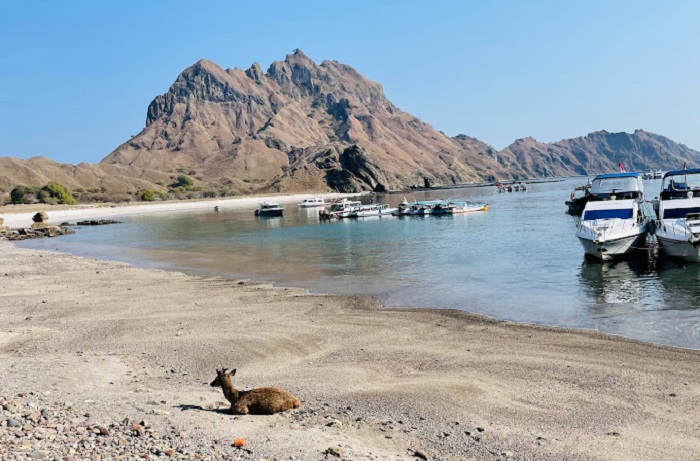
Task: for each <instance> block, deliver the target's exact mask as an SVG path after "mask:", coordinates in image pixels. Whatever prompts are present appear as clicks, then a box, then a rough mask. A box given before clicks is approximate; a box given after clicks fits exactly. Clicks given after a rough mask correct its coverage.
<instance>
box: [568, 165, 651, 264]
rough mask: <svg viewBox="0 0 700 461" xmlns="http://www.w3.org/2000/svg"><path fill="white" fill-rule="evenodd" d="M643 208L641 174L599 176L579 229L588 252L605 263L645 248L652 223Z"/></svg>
mask: <svg viewBox="0 0 700 461" xmlns="http://www.w3.org/2000/svg"><path fill="white" fill-rule="evenodd" d="M643 204H644V188H643V184H642V178H641V177H640V175H639V174H637V173H613V174H604V175H599V176H596V177H595V178H594V179H593V181H592V183H591V189H590V195H589V200H588V202H587V203H586V206H585V207H584V209H583V215H582V217H581V220H580V221H579V222H578V224H577V228H576V237H578V239H579V241H580V242H581V245H582V246H583V250H584V252H585V253H586V254H587V255H590V256H592V257H594V258H597V259H600V260H604V261H605V260H608V259H611V258H613V257H616V256H622V255H625V254H628V253H630V252H632V251H634V250H635V249H640V248H642V247H643V246H644V244H645V240H646V233H647V228H648V225H649V222H650V221H651V215H650V213H649V212H648V211H647V209H646V207H645V206H643Z"/></svg>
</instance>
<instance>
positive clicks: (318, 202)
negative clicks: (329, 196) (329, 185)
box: [299, 197, 328, 208]
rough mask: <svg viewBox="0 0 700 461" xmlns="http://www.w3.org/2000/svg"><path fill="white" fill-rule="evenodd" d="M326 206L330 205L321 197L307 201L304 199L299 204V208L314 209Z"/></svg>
mask: <svg viewBox="0 0 700 461" xmlns="http://www.w3.org/2000/svg"><path fill="white" fill-rule="evenodd" d="M326 205H328V204H327V203H326V201H325V200H324V199H323V198H321V197H314V198H307V199H304V200H303V201H302V202H301V203H300V204H299V206H300V207H302V208H314V207H319V206H326Z"/></svg>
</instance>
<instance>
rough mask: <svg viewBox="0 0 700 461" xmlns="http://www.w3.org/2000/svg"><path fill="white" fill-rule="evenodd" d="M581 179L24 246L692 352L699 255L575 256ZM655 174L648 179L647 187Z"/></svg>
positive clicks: (248, 212) (132, 221) (173, 218)
mask: <svg viewBox="0 0 700 461" xmlns="http://www.w3.org/2000/svg"><path fill="white" fill-rule="evenodd" d="M585 182H586V178H571V179H567V180H564V181H557V182H547V183H539V184H529V188H528V190H527V191H525V192H510V193H508V192H506V193H499V192H498V191H497V189H496V188H495V187H470V188H461V189H450V190H440V191H427V192H415V193H406V194H404V193H401V194H385V195H377V196H367V197H363V201H365V202H367V201H369V200H373V201H375V202H384V203H389V204H391V205H393V206H396V205H398V204H399V203H400V202H401V201H402V200H403V199H404V197H405V198H406V199H408V200H409V201H412V200H430V199H445V198H451V199H453V200H458V199H462V200H464V199H466V200H470V201H482V202H488V203H489V204H490V206H489V209H488V211H487V212H478V213H471V214H465V215H454V216H449V215H448V216H425V217H417V216H416V217H381V218H379V217H376V218H360V219H345V220H338V221H320V220H319V218H318V209H313V208H311V209H302V208H300V207H298V206H297V205H296V204H287V205H286V206H285V213H284V217H277V218H259V217H255V216H254V213H253V211H254V209H255V207H254V206H251V207H250V208H246V209H235V210H234V209H232V208H227V207H226V205H223V206H221V208H220V209H219V211H215V210H214V208H213V206H212V207H211V208H208V209H201V210H197V211H179V212H161V213H153V214H148V215H132V216H126V217H123V218H118V217H117V219H121V220H122V221H123V223H122V224H118V225H111V226H98V227H82V228H80V229H79V230H77V232H76V234H74V235H69V236H63V237H60V238H55V239H42V240H33V241H25V242H22V243H20V244H19V245H20V246H23V247H30V248H40V249H49V250H59V251H63V252H68V253H72V254H76V255H82V256H89V257H95V258H101V259H111V260H118V261H124V262H128V263H131V264H135V265H138V266H144V267H157V268H164V269H172V270H179V271H183V272H187V273H192V274H200V275H212V276H221V277H227V278H235V279H239V278H252V279H255V280H267V281H272V282H275V283H277V284H280V285H285V286H297V287H303V288H307V289H309V290H311V291H313V292H318V293H337V294H370V295H374V296H375V297H376V298H377V299H378V300H379V301H380V302H381V303H382V304H383V305H384V306H387V307H395V306H401V307H438V308H451V309H462V310H466V311H470V312H476V313H481V314H486V315H489V316H492V317H495V318H498V319H503V320H512V321H518V322H529V323H537V324H546V325H554V326H565V327H573V328H586V329H596V330H599V331H601V332H606V333H612V334H619V335H623V336H627V337H630V338H636V339H641V340H645V341H652V342H656V343H662V344H668V345H675V346H681V347H689V348H694V349H700V283H699V282H700V264H687V265H684V264H682V263H679V262H676V261H670V260H664V259H660V260H657V259H654V258H652V259H648V258H647V257H646V255H647V253H646V252H641V254H640V257H638V258H634V259H632V260H629V261H619V262H612V263H601V262H596V261H589V260H587V259H585V258H584V255H583V250H582V248H581V245H580V244H579V242H578V240H577V239H576V237H575V235H574V233H575V227H576V226H575V223H576V218H575V217H573V216H569V215H567V214H566V213H565V209H566V207H565V206H564V201H565V200H566V199H567V198H568V196H569V192H570V191H571V189H573V188H574V187H575V186H578V185H581V184H584V183H585ZM659 183H660V181H658V180H657V181H647V182H645V188H646V192H647V196H648V197H649V198H651V197H653V196H654V195H658V193H657V192H656V191H658V188H659V185H660V184H659Z"/></svg>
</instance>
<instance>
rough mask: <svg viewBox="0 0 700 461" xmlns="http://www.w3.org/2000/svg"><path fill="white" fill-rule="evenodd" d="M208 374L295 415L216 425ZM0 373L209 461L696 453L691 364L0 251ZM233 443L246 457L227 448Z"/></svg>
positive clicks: (455, 321)
mask: <svg viewBox="0 0 700 461" xmlns="http://www.w3.org/2000/svg"><path fill="white" fill-rule="evenodd" d="M221 366H227V367H230V368H233V367H235V368H237V369H238V374H237V376H236V378H235V379H234V382H235V383H236V384H238V385H239V386H240V387H242V388H250V387H258V386H283V387H285V388H287V389H289V390H290V391H292V392H293V393H294V394H296V395H297V396H298V397H299V398H300V399H301V401H302V404H303V408H302V410H301V411H295V412H292V413H288V414H282V415H273V416H232V415H228V414H226V413H224V412H220V411H216V409H225V408H227V405H226V402H225V401H224V399H223V396H222V395H221V393H220V391H219V390H218V389H213V388H211V387H209V386H208V383H209V381H211V380H212V379H213V378H214V369H215V368H216V367H221ZM0 376H2V379H1V380H0V395H6V396H8V395H10V396H11V395H16V394H17V393H20V392H35V393H36V394H37V395H41V396H43V397H42V398H43V399H44V400H47V401H55V402H70V403H71V405H72V407H74V408H76V411H78V412H89V413H90V415H91V418H92V419H93V420H95V421H102V422H107V421H121V420H122V418H124V417H129V418H134V419H136V420H140V419H149V420H150V421H151V423H152V424H153V425H154V426H156V427H157V426H159V425H160V426H168V427H178V428H182V429H184V430H186V431H187V432H188V433H189V434H190V440H191V441H193V443H197V444H210V445H211V446H216V447H221V448H220V451H221V456H222V458H221V459H237V458H236V457H239V458H241V459H265V458H270V459H273V458H274V459H280V460H282V459H290V456H293V457H294V458H293V459H296V460H315V459H330V458H329V457H332V455H328V454H324V453H326V452H327V450H328V448H330V447H337V448H340V449H341V450H342V457H343V458H344V459H352V460H370V459H374V460H384V459H387V460H403V459H408V460H414V459H419V458H417V457H416V456H415V453H416V450H418V451H419V452H420V453H422V454H427V455H428V456H429V458H430V459H436V460H448V459H449V460H455V459H459V460H462V459H474V460H485V459H488V460H496V459H538V460H543V459H544V460H562V459H567V460H591V459H596V460H660V459H673V460H691V459H698V456H699V454H700V419H699V418H698V412H697V409H698V408H700V352H698V351H692V350H684V349H676V348H671V347H664V346H657V345H652V344H646V343H642V342H639V341H634V340H627V339H623V338H617V337H612V336H607V335H603V334H599V333H595V332H585V331H569V330H565V329H555V328H548V327H533V326H526V325H518V324H511V323H506V322H499V321H494V320H491V319H488V318H485V317H481V316H475V315H470V314H467V313H464V312H458V311H449V310H428V309H383V308H381V307H380V306H379V305H378V304H377V303H376V302H375V301H374V300H373V299H371V298H367V297H339V296H319V295H310V294H308V293H306V292H304V291H302V290H297V289H285V288H278V287H271V286H269V285H266V284H259V283H249V282H243V283H239V281H230V280H220V279H216V278H203V277H194V276H188V275H184V274H180V273H174V272H166V271H159V270H152V269H140V268H135V267H131V266H128V265H125V264H121V263H114V262H104V261H97V260H90V259H85V258H79V257H74V256H70V255H64V254H58V253H50V252H42V251H35V250H27V249H20V248H17V247H15V246H14V245H12V244H11V243H9V242H0ZM46 393H48V394H46ZM81 414H82V413H81ZM154 414H158V416H153V415H154ZM0 419H1V418H0ZM3 430H7V429H5V428H3V427H0V431H3ZM235 437H245V438H246V440H247V445H246V448H247V449H249V450H250V451H249V452H248V451H246V452H240V451H236V449H233V448H232V447H231V444H232V443H233V439H234V438H235ZM215 441H218V444H217V443H216V442H215ZM45 443H50V442H45ZM212 444H214V445H212ZM217 450H219V448H217Z"/></svg>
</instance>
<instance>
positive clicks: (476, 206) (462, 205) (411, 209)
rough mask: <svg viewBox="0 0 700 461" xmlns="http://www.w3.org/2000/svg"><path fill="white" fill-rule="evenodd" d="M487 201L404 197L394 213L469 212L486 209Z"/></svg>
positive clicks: (402, 214) (418, 214) (422, 214)
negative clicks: (408, 198)
mask: <svg viewBox="0 0 700 461" xmlns="http://www.w3.org/2000/svg"><path fill="white" fill-rule="evenodd" d="M488 208H489V204H488V203H480V202H479V203H473V202H467V201H462V202H457V201H452V200H426V201H421V202H408V201H407V200H406V199H404V201H403V202H402V203H401V204H400V205H399V208H398V210H397V211H396V214H397V215H399V216H427V215H445V214H460V213H471V212H474V211H486V210H488Z"/></svg>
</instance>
